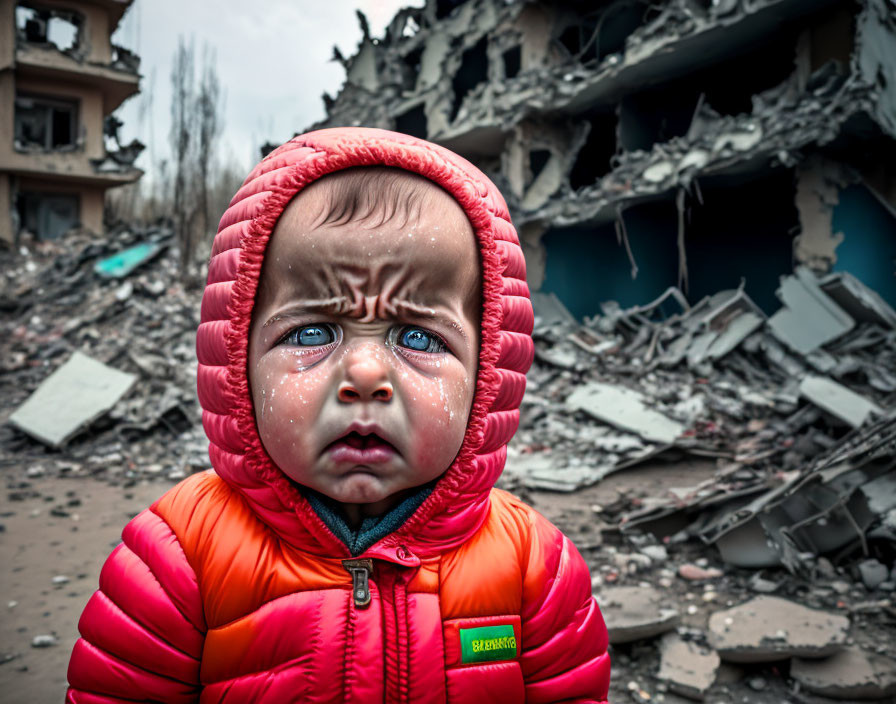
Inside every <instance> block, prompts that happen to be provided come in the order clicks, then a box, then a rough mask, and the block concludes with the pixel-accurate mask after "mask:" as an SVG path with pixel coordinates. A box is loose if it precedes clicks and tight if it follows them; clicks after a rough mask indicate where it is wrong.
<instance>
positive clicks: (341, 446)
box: [329, 442, 395, 464]
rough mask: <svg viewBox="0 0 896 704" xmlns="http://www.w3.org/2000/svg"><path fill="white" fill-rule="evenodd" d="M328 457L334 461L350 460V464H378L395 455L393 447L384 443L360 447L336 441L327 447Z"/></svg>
mask: <svg viewBox="0 0 896 704" xmlns="http://www.w3.org/2000/svg"><path fill="white" fill-rule="evenodd" d="M329 452H330V458H331V459H332V460H333V461H334V462H350V463H352V464H378V463H381V462H388V461H389V460H391V459H392V458H393V457H395V449H394V448H393V447H392V446H391V445H387V444H385V443H383V444H381V445H376V446H374V447H366V448H364V449H360V448H357V447H351V446H350V445H348V444H347V443H344V442H337V443H333V444H332V445H331V446H330V447H329Z"/></svg>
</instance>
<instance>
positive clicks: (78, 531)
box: [0, 477, 173, 704]
mask: <svg viewBox="0 0 896 704" xmlns="http://www.w3.org/2000/svg"><path fill="white" fill-rule="evenodd" d="M28 484H30V486H29V487H22V488H18V489H12V490H7V492H6V497H4V498H5V501H4V502H3V504H2V506H3V508H2V512H0V524H2V526H3V530H2V532H0V564H2V565H3V570H2V571H0V596H2V602H0V609H2V613H3V618H2V619H0V644H2V645H0V662H2V665H0V701H2V702H3V704H44V703H45V702H46V703H47V704H49V703H50V702H62V701H63V700H64V698H65V689H66V668H67V667H68V660H69V655H71V651H72V647H74V644H75V641H76V640H77V637H78V617H79V616H80V614H81V611H82V610H83V609H84V606H85V604H86V603H87V600H88V599H89V598H90V595H91V594H93V592H94V591H95V590H96V588H97V584H98V580H99V573H100V568H101V567H102V565H103V562H104V561H105V559H106V557H107V556H108V555H109V553H110V552H111V551H112V548H114V547H115V546H116V545H117V544H118V543H119V542H120V536H121V530H122V528H124V525H125V524H126V523H127V522H128V520H130V519H131V518H132V517H133V516H135V515H136V514H137V513H139V512H140V511H141V510H142V509H144V508H146V507H147V506H148V505H149V504H150V503H152V501H154V500H155V499H156V498H158V497H159V496H161V495H162V494H163V493H164V492H165V491H166V490H167V489H168V488H169V487H170V486H172V485H173V482H168V481H158V482H152V483H149V482H144V483H138V484H135V485H134V486H131V487H129V488H122V487H121V486H110V485H109V484H107V483H106V482H103V481H100V480H97V479H94V478H92V477H77V478H71V479H60V478H56V477H53V478H36V479H29V480H28ZM10 496H12V497H16V499H17V500H9V499H10ZM54 577H67V578H68V581H66V582H64V583H60V584H54ZM56 581H57V582H62V581H63V580H61V579H57V580H56ZM40 635H55V636H56V638H57V639H58V642H57V643H56V644H55V645H51V646H49V647H45V648H34V647H32V645H31V642H32V639H33V638H34V637H35V636H40Z"/></svg>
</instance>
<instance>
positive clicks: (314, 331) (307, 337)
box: [285, 325, 336, 347]
mask: <svg viewBox="0 0 896 704" xmlns="http://www.w3.org/2000/svg"><path fill="white" fill-rule="evenodd" d="M335 339H336V333H335V332H334V331H333V329H332V328H331V327H330V326H329V325H306V326H305V327H302V328H296V329H295V330H293V331H292V332H291V333H289V335H288V336H287V338H286V340H285V341H286V342H289V343H290V344H293V345H299V346H302V347H313V346H316V345H328V344H330V343H331V342H333V341H334V340H335Z"/></svg>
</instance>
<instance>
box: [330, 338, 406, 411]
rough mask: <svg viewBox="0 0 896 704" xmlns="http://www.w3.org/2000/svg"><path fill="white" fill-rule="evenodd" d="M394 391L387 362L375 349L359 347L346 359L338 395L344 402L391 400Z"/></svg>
mask: <svg viewBox="0 0 896 704" xmlns="http://www.w3.org/2000/svg"><path fill="white" fill-rule="evenodd" d="M392 391H393V389H392V382H390V381H389V370H388V366H387V364H386V362H385V361H383V360H381V359H379V358H378V355H377V353H376V352H374V351H373V350H365V349H359V350H356V351H355V352H354V353H353V354H352V355H351V357H350V358H349V359H348V360H346V368H345V378H344V379H343V380H342V381H340V382H339V387H338V389H337V391H336V395H337V398H338V399H339V400H340V401H342V402H343V403H353V402H355V401H391V400H392Z"/></svg>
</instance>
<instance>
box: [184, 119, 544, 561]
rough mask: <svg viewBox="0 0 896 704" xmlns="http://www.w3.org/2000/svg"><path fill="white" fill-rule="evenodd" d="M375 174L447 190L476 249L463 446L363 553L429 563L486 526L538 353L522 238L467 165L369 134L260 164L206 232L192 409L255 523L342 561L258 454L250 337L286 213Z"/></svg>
mask: <svg viewBox="0 0 896 704" xmlns="http://www.w3.org/2000/svg"><path fill="white" fill-rule="evenodd" d="M378 165H379V166H392V167H398V168H402V169H405V170H407V171H411V172H414V173H417V174H419V175H421V176H423V177H425V178H427V179H429V180H431V181H433V182H435V183H436V184H438V185H439V186H441V187H442V188H443V189H444V190H446V191H447V192H448V193H450V194H451V195H452V196H453V197H454V198H455V200H457V202H458V203H459V204H460V205H461V207H462V208H463V209H464V211H465V212H466V214H467V217H468V218H469V220H470V222H471V224H472V226H473V229H474V231H475V233H476V238H477V241H478V245H479V253H480V263H481V270H482V311H481V321H482V322H481V330H480V335H481V338H480V340H481V344H480V352H479V370H478V374H477V379H476V391H475V396H474V399H473V405H472V409H471V411H470V418H469V421H468V423H467V429H466V434H465V436H464V440H463V443H462V445H461V448H460V451H459V453H458V455H457V457H456V458H455V460H454V462H453V463H452V465H451V467H450V468H449V469H448V470H447V472H445V474H444V475H443V476H442V477H441V478H440V479H439V481H438V483H437V484H436V486H435V489H434V490H433V492H432V493H431V494H430V495H429V496H428V498H427V499H426V500H425V501H424V502H423V503H422V504H421V505H420V507H419V508H418V509H417V510H416V512H415V513H414V514H413V515H412V516H411V518H409V519H408V520H407V521H406V522H405V523H404V525H403V526H402V527H401V528H399V529H398V530H397V531H395V532H394V533H392V534H390V535H388V536H387V537H386V538H384V539H382V540H381V541H380V542H378V543H377V544H376V545H374V546H373V547H372V548H370V549H369V550H368V551H367V552H366V553H365V555H369V556H377V555H382V556H385V555H387V554H391V553H392V552H394V550H395V547H396V546H398V545H402V544H404V545H413V546H414V550H415V552H416V553H417V554H418V555H420V556H425V555H426V554H433V553H435V552H438V551H440V550H444V549H448V548H450V547H453V546H455V545H458V544H459V543H461V542H463V541H465V540H466V539H467V538H468V537H469V535H470V534H471V533H472V532H474V531H476V530H477V529H478V528H479V526H480V525H481V524H482V522H483V520H484V519H485V517H486V515H487V512H488V507H489V502H488V495H489V491H490V489H491V488H492V486H493V485H494V483H495V481H496V480H497V479H498V476H499V475H500V474H501V471H502V470H503V468H504V462H505V459H506V456H507V443H508V442H509V440H510V438H511V437H512V435H513V433H514V432H516V429H517V426H518V424H519V404H520V402H521V400H522V397H523V392H524V389H525V385H526V379H525V373H526V371H527V370H528V369H529V367H530V365H531V364H532V358H533V354H534V347H533V343H532V337H531V333H532V326H533V313H532V305H531V302H530V300H529V288H528V286H527V284H526V274H525V262H524V259H523V253H522V250H521V248H520V245H519V239H518V237H517V234H516V231H515V230H514V228H513V226H512V225H511V223H510V217H509V215H508V213H507V206H506V204H505V203H504V199H503V198H502V197H501V194H500V193H499V192H498V190H497V189H496V188H495V186H494V185H493V184H492V183H491V181H489V179H488V178H486V177H485V175H483V174H482V173H481V172H480V171H479V170H478V169H477V168H476V167H474V166H473V165H472V164H470V163H469V162H467V161H466V160H465V159H462V158H461V157H459V156H457V155H456V154H453V153H451V152H450V151H448V150H446V149H443V148H441V147H439V146H437V145H435V144H431V143H429V142H425V141H423V140H420V139H415V138H413V137H409V136H407V135H402V134H398V133H395V132H388V131H385V130H377V129H368V128H337V129H327V130H319V131H316V132H310V133H308V134H304V135H300V136H298V137H295V138H294V139H292V140H290V141H289V142H287V143H286V144H284V145H283V146H281V147H280V148H278V149H276V150H275V151H274V152H272V153H271V154H270V155H268V156H267V157H266V158H265V159H264V160H263V161H262V162H261V163H260V164H259V165H258V166H257V167H255V169H254V170H253V171H252V173H250V174H249V177H248V178H247V179H246V181H245V183H243V185H242V187H241V188H240V190H239V191H238V192H237V194H236V195H235V196H234V198H233V200H232V201H231V203H230V206H229V207H228V209H227V211H226V212H225V213H224V216H223V217H222V218H221V224H220V225H219V227H218V232H217V235H216V236H215V240H214V245H213V248H212V255H211V260H210V262H209V270H208V281H207V284H206V288H205V293H204V295H203V298H202V313H201V322H200V325H199V331H198V336H197V341H196V348H197V356H198V359H199V375H198V387H199V401H200V403H201V405H202V409H203V412H202V419H203V425H204V427H205V432H206V434H207V436H208V439H209V443H210V445H209V455H210V457H211V460H212V465H213V467H214V470H215V472H216V473H217V474H218V475H220V476H221V478H222V479H224V480H225V481H226V482H227V483H228V484H229V485H230V486H231V487H233V488H234V489H235V490H236V491H237V492H238V493H239V494H240V495H242V497H243V498H244V499H245V500H246V501H247V502H248V504H249V505H250V506H251V508H252V509H253V510H254V511H255V513H256V514H257V515H258V517H259V518H260V519H261V520H262V521H264V522H265V523H266V524H267V525H269V526H270V527H271V528H272V529H273V530H274V531H276V532H277V534H278V535H279V536H280V537H281V538H282V539H283V540H285V541H287V542H289V543H291V544H293V545H295V546H297V547H301V548H302V549H304V550H311V551H312V552H315V553H318V554H329V555H339V556H345V555H347V554H348V550H347V548H346V546H345V544H344V543H342V542H341V541H340V540H339V539H338V538H337V537H336V536H335V535H333V533H332V532H331V531H330V530H329V529H328V528H327V527H326V525H325V524H324V523H323V522H322V521H321V519H320V518H319V517H318V516H317V514H316V513H315V511H314V510H313V509H312V508H311V506H310V504H309V503H308V501H307V500H306V499H305V498H304V496H303V495H302V493H301V491H300V490H299V489H298V488H297V487H296V486H295V485H294V484H293V483H292V482H291V481H290V480H289V478H288V477H286V475H285V474H283V472H282V471H281V470H280V469H279V468H278V467H277V466H276V465H275V464H274V463H273V462H272V461H271V459H270V457H268V455H267V453H266V452H265V450H264V447H263V446H262V443H261V440H260V438H259V435H258V431H257V428H256V425H255V415H254V411H253V407H252V400H251V395H250V393H249V384H248V379H247V353H248V333H249V324H250V321H251V318H252V307H253V304H254V299H255V292H256V288H257V285H258V279H259V276H260V273H261V267H262V262H263V260H264V255H265V249H266V247H267V244H268V241H269V239H270V236H271V233H272V231H273V229H274V225H275V224H276V222H277V220H278V219H279V218H280V215H281V214H282V213H283V210H284V208H285V207H286V205H287V204H288V203H289V202H290V201H291V200H292V199H293V198H294V197H295V196H296V194H297V193H298V192H299V191H301V190H302V188H304V187H305V186H306V185H307V184H309V183H310V182H312V181H314V180H316V179H318V178H321V177H322V176H324V175H326V174H328V173H332V172H334V171H339V170H342V169H346V168H349V167H353V166H378Z"/></svg>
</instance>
